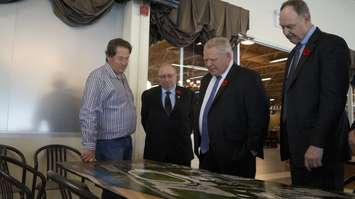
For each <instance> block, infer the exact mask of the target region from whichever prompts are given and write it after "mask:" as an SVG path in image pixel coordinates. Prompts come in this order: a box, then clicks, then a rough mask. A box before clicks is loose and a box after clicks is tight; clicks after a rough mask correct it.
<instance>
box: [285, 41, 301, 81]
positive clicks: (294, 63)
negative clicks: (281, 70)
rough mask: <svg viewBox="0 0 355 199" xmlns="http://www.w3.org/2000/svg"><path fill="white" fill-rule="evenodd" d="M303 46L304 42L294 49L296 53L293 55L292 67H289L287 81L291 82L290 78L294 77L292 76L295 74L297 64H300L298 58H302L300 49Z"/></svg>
mask: <svg viewBox="0 0 355 199" xmlns="http://www.w3.org/2000/svg"><path fill="white" fill-rule="evenodd" d="M301 47H302V44H301V43H298V44H297V45H296V47H295V49H294V52H295V53H294V54H293V57H292V61H291V64H290V67H289V69H288V73H287V82H289V80H291V79H292V76H293V75H294V73H295V70H296V67H297V64H298V60H299V58H300V49H301Z"/></svg>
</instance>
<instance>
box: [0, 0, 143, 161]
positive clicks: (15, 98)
mask: <svg viewBox="0 0 355 199" xmlns="http://www.w3.org/2000/svg"><path fill="white" fill-rule="evenodd" d="M148 24H149V17H142V16H140V15H139V4H138V3H136V1H131V2H129V3H126V4H115V6H114V7H113V9H112V10H111V11H110V12H109V13H108V14H107V15H106V16H104V17H103V18H101V19H100V20H99V21H98V22H97V23H96V24H94V25H90V26H85V27H80V28H72V27H69V26H67V25H66V24H64V23H63V22H61V21H60V20H59V19H58V18H57V17H56V16H55V15H54V14H53V11H52V9H51V5H50V1H45V0H41V1H39V0H26V1H19V2H16V3H11V4H1V5H0V27H1V29H0V44H1V45H0V140H1V141H0V143H1V144H10V145H13V146H15V147H17V148H19V149H20V150H21V151H23V152H24V153H25V155H26V158H27V159H28V161H29V162H30V163H31V162H32V160H33V157H32V156H33V153H34V151H35V150H36V149H37V148H39V147H40V146H42V145H45V144H50V143H63V144H67V145H71V146H74V147H75V148H79V149H80V148H81V144H80V140H81V139H80V130H79V129H78V126H75V124H78V123H77V122H73V120H76V119H77V115H78V113H77V112H78V110H79V108H80V100H81V96H82V93H83V87H84V84H85V80H86V78H87V76H88V74H89V72H90V71H92V70H93V69H94V68H97V67H98V66H101V65H103V64H104V63H105V54H104V51H105V48H106V44H107V42H108V41H109V40H110V39H112V38H116V37H123V38H124V39H127V40H128V41H130V42H131V43H132V45H133V51H132V54H131V58H130V64H129V66H128V70H127V76H128V81H129V83H130V85H131V87H132V90H133V93H134V96H135V100H136V104H137V110H140V100H139V99H140V94H141V93H142V90H144V88H145V87H144V86H145V85H146V83H145V82H146V80H147V67H148V66H147V63H148V51H147V50H146V49H148V44H149V35H148V34H147V33H148V32H149V25H148ZM146 27H148V31H147V30H146V29H145V28H146ZM142 28H143V29H144V30H142ZM144 34H146V35H147V36H144ZM137 113H139V111H137ZM68 118H70V119H68ZM138 121H139V120H138ZM71 125H72V126H71ZM68 126H69V127H70V128H64V127H68ZM137 126H138V128H137V129H138V130H137V133H136V134H135V135H134V138H135V140H137V139H140V140H142V139H143V140H144V135H143V133H142V132H141V131H140V130H141V127H140V125H139V122H138V125H137ZM142 135H143V137H142ZM140 143H144V142H143V141H140V142H139V144H137V145H138V148H137V149H135V151H136V157H137V158H139V157H141V156H142V152H141V151H142V146H141V144H140Z"/></svg>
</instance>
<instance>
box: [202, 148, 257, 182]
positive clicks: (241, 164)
mask: <svg viewBox="0 0 355 199" xmlns="http://www.w3.org/2000/svg"><path fill="white" fill-rule="evenodd" d="M217 158H218V156H216V155H215V154H214V153H213V152H212V151H211V150H209V151H207V152H206V153H205V154H201V155H200V157H199V159H200V166H199V168H200V169H205V170H209V171H212V172H215V173H221V174H228V175H235V176H240V177H245V178H255V172H256V161H255V157H254V156H253V155H252V154H250V153H248V154H246V156H245V157H244V158H243V159H240V160H230V161H228V162H223V163H221V162H220V161H218V159H217Z"/></svg>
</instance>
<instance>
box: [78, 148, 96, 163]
mask: <svg viewBox="0 0 355 199" xmlns="http://www.w3.org/2000/svg"><path fill="white" fill-rule="evenodd" d="M81 159H82V160H83V161H84V162H92V161H94V160H95V150H90V149H84V151H83V154H82V155H81Z"/></svg>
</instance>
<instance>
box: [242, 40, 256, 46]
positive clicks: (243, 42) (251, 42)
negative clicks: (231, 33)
mask: <svg viewBox="0 0 355 199" xmlns="http://www.w3.org/2000/svg"><path fill="white" fill-rule="evenodd" d="M240 43H241V44H243V45H246V46H248V45H253V44H255V42H254V41H253V40H250V39H247V40H243V41H241V42H240Z"/></svg>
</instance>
